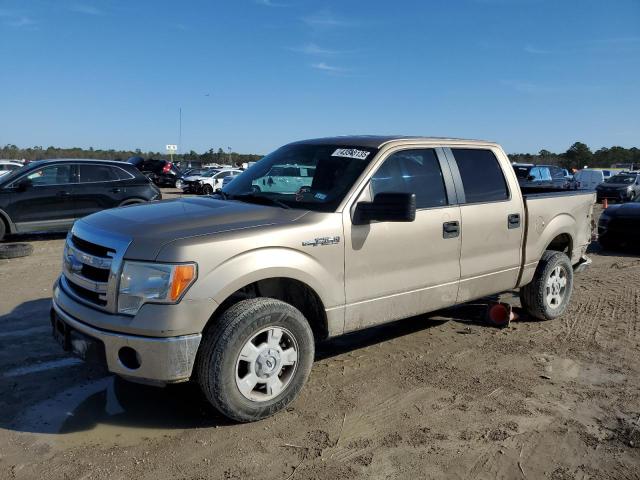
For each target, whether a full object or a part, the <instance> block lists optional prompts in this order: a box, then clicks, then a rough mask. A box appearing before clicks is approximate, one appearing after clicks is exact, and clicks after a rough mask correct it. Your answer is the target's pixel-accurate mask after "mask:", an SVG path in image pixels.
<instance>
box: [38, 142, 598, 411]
mask: <svg viewBox="0 0 640 480" xmlns="http://www.w3.org/2000/svg"><path fill="white" fill-rule="evenodd" d="M274 166H278V169H277V170H278V178H277V181H270V177H269V172H271V171H273V170H272V167H274ZM291 172H293V173H291ZM288 176H291V178H288ZM289 183H295V184H296V188H295V189H292V188H290V185H289ZM267 186H268V188H264V189H263V188H261V187H267ZM278 186H280V187H278ZM279 188H280V189H281V190H279ZM593 203H594V193H585V192H582V191H578V192H569V191H563V192H554V191H547V192H546V193H540V192H536V193H529V192H521V190H520V187H519V186H518V180H517V178H516V175H515V173H514V171H513V169H512V167H511V165H510V164H509V160H508V158H507V156H506V154H505V153H504V151H503V150H502V148H501V147H500V146H499V145H497V144H495V143H491V142H484V141H475V140H473V141H472V140H456V139H444V138H418V137H377V136H359V137H355V136H354V137H335V138H324V139H317V140H307V141H301V142H295V143H291V144H289V145H286V146H284V147H282V148H280V149H278V150H276V151H275V152H273V153H271V154H270V155H267V156H266V157H264V158H263V159H262V160H261V161H259V162H257V163H256V164H255V165H253V166H251V167H250V168H249V169H248V170H246V171H245V172H244V173H242V174H241V175H239V176H238V177H237V178H236V179H235V180H234V181H233V182H231V183H230V184H228V185H227V186H226V187H224V189H223V190H221V191H219V192H218V193H217V194H216V195H213V196H208V197H192V198H181V199H176V200H169V201H163V202H155V203H151V204H146V205H141V206H131V207H124V208H117V209H113V210H107V211H103V212H100V213H96V214H94V215H91V216H89V217H86V218H84V219H82V220H79V221H77V222H76V223H75V225H74V227H73V230H72V231H71V232H70V233H69V235H68V237H67V241H66V245H65V249H64V259H63V272H62V275H61V276H60V278H59V279H58V280H57V281H56V283H55V285H54V289H53V306H52V315H51V318H52V323H53V332H54V336H55V337H56V338H57V339H58V341H59V342H61V344H62V345H63V347H64V348H65V349H67V350H71V351H73V352H75V353H76V354H78V355H80V356H81V357H83V358H85V359H87V360H92V361H99V362H103V363H104V364H105V365H106V367H107V368H108V370H109V371H110V372H113V373H114V374H117V375H120V376H122V377H125V378H127V379H130V380H134V381H138V382H145V383H152V384H158V385H164V384H167V383H176V382H182V381H187V380H189V379H192V380H194V381H196V382H198V383H199V385H200V386H201V388H202V390H203V392H204V394H205V395H206V397H207V398H208V399H209V401H210V402H211V403H212V404H213V405H214V406H215V407H216V408H218V409H219V410H220V411H221V412H222V413H224V414H225V415H227V416H228V417H231V418H233V419H236V420H238V421H251V420H257V419H260V418H264V417H266V416H268V415H271V414H273V413H275V412H277V411H278V410H281V409H282V408H284V407H285V406H286V405H287V404H289V403H290V402H291V401H292V400H294V399H295V398H296V396H297V395H298V393H299V392H300V390H301V388H302V386H303V385H304V383H305V381H306V379H307V377H308V375H309V372H310V370H311V366H312V363H313V359H314V344H315V342H317V341H319V340H323V339H326V338H329V337H334V336H336V335H341V334H343V333H345V332H350V331H354V330H358V329H362V328H366V327H369V326H372V325H378V324H381V323H385V322H391V321H393V320H397V319H401V318H406V317H411V316H414V315H417V314H422V313H426V312H431V311H434V310H438V309H442V308H444V307H449V306H452V305H456V304H459V303H463V302H467V301H470V300H474V299H478V298H482V297H485V296H488V295H492V294H496V293H499V292H503V291H506V290H510V289H513V288H520V297H521V300H522V306H523V308H524V310H525V311H526V312H527V313H528V314H529V315H531V316H533V317H535V318H539V319H553V318H556V317H558V316H560V315H562V314H563V313H564V312H565V310H566V309H567V305H568V303H569V300H570V298H571V292H572V288H573V275H574V272H576V271H578V270H581V269H583V268H584V267H586V266H587V265H588V263H589V260H588V259H587V257H586V256H585V250H586V248H587V245H588V243H589V242H590V239H591V215H592V208H593Z"/></svg>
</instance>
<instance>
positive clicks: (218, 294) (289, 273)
mask: <svg viewBox="0 0 640 480" xmlns="http://www.w3.org/2000/svg"><path fill="white" fill-rule="evenodd" d="M268 278H291V279H294V280H298V281H300V282H302V283H304V284H306V285H308V286H309V287H310V288H312V289H313V290H314V291H315V292H316V293H317V294H318V297H319V298H320V300H321V301H322V304H323V306H324V307H325V309H328V308H331V307H334V306H337V305H342V304H344V280H343V279H344V275H343V272H342V271H341V272H339V273H338V272H331V271H329V270H328V269H327V268H325V267H324V266H323V265H322V263H320V261H318V260H317V259H316V258H314V257H313V256H312V255H310V254H307V253H304V252H301V251H299V250H295V249H291V248H285V247H264V248H257V249H253V250H249V251H246V252H243V253H241V254H239V255H236V256H234V257H231V258H229V259H227V260H225V261H224V262H223V263H221V264H220V265H218V266H216V267H215V268H214V269H213V270H211V271H209V272H207V273H206V274H205V276H204V277H202V278H199V279H198V281H197V282H196V283H195V284H194V286H193V287H192V289H191V291H190V292H189V296H190V297H193V298H205V297H208V298H212V299H213V300H214V301H215V302H216V303H217V304H221V303H222V302H224V300H226V299H227V298H228V297H229V296H230V295H231V294H233V293H234V292H235V291H237V290H239V289H240V288H242V287H244V286H246V285H249V284H251V283H253V282H257V281H259V280H265V279H268Z"/></svg>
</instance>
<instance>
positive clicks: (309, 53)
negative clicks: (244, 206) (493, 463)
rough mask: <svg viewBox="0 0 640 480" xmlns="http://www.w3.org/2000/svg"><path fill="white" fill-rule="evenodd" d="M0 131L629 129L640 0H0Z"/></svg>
mask: <svg viewBox="0 0 640 480" xmlns="http://www.w3.org/2000/svg"><path fill="white" fill-rule="evenodd" d="M0 59H1V62H2V64H1V70H0V144H6V143H15V144H17V145H19V146H33V145H42V146H45V147H46V146H48V145H55V146H82V147H88V146H94V147H96V148H127V149H134V148H141V149H142V150H148V149H151V150H156V151H157V150H162V149H164V145H165V144H167V143H177V142H178V109H179V108H182V114H183V120H182V132H183V133H182V145H181V150H182V151H188V150H190V149H194V150H196V151H204V150H207V149H209V148H211V147H213V148H215V149H217V148H218V147H222V148H224V149H226V148H227V147H228V146H231V147H232V148H233V150H234V151H238V152H245V153H267V152H268V151H270V150H272V149H274V148H276V147H278V146H279V145H281V144H283V143H286V142H289V141H293V140H297V139H301V138H308V137H316V136H327V135H334V134H340V135H341V134H351V133H372V134H383V133H393V134H396V133H397V134H417V135H435V136H455V137H469V138H486V139H490V140H496V141H499V142H501V143H502V144H503V145H504V146H505V148H506V149H507V150H508V151H510V152H537V151H538V150H540V149H541V148H546V149H549V150H552V151H564V150H566V149H567V148H568V147H569V146H570V144H571V143H572V142H574V141H576V140H580V141H583V142H585V143H587V144H588V145H589V146H591V147H592V148H594V149H596V148H599V147H601V146H612V145H622V146H626V147H630V146H640V1H639V0H608V1H603V0H575V1H574V0H449V1H445V0H443V1H427V0H424V1H418V0H413V1H402V0H396V1H394V2H389V1H373V0H369V1H356V0H342V1H320V2H319V1H310V0H309V1H305V0H233V1H231V0H227V1H213V0H210V1H204V0H203V1H186V0H185V1H179V2H178V1H159V0H153V1H151V0H144V1H143V0H129V1H124V0H121V1H118V0H103V1H98V0H77V1H76V0H56V1H53V0H51V1H44V0H0Z"/></svg>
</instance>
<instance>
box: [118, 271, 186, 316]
mask: <svg viewBox="0 0 640 480" xmlns="http://www.w3.org/2000/svg"><path fill="white" fill-rule="evenodd" d="M197 273H198V272H197V266H196V264H195V263H182V264H175V265H172V264H166V263H145V262H125V263H124V267H123V268H122V274H121V275H120V288H119V290H118V313H125V314H127V315H135V314H136V313H138V310H140V307H142V305H144V304H145V303H177V302H178V301H180V299H181V298H182V295H183V294H184V293H185V292H186V291H187V289H188V288H189V287H190V286H191V285H192V284H193V282H194V281H195V280H196V276H197Z"/></svg>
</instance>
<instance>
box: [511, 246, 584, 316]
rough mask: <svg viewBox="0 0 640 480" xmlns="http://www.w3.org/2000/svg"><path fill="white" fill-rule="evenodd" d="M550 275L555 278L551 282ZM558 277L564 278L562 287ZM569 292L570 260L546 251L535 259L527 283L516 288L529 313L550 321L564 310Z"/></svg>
mask: <svg viewBox="0 0 640 480" xmlns="http://www.w3.org/2000/svg"><path fill="white" fill-rule="evenodd" d="M559 272H563V273H559ZM551 277H555V278H556V279H558V280H557V281H554V280H553V279H552V278H551ZM562 278H564V287H561V286H560V285H561V284H562ZM550 283H551V284H550ZM556 289H558V290H556ZM556 292H557V294H555V293H556ZM572 292H573V268H572V266H571V261H570V260H569V258H568V257H567V256H566V255H565V254H564V253H562V252H555V251H552V250H547V251H546V252H544V253H543V254H542V258H541V259H540V262H538V267H537V268H536V273H535V274H534V276H533V280H532V281H531V283H529V284H528V285H525V286H524V287H522V288H520V302H521V303H522V308H523V309H524V310H525V312H527V313H528V314H529V315H530V316H532V317H534V318H537V319H539V320H553V319H554V318H558V317H559V316H561V315H562V314H563V313H564V312H565V311H566V309H567V307H568V306H569V301H570V300H571V294H572Z"/></svg>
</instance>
